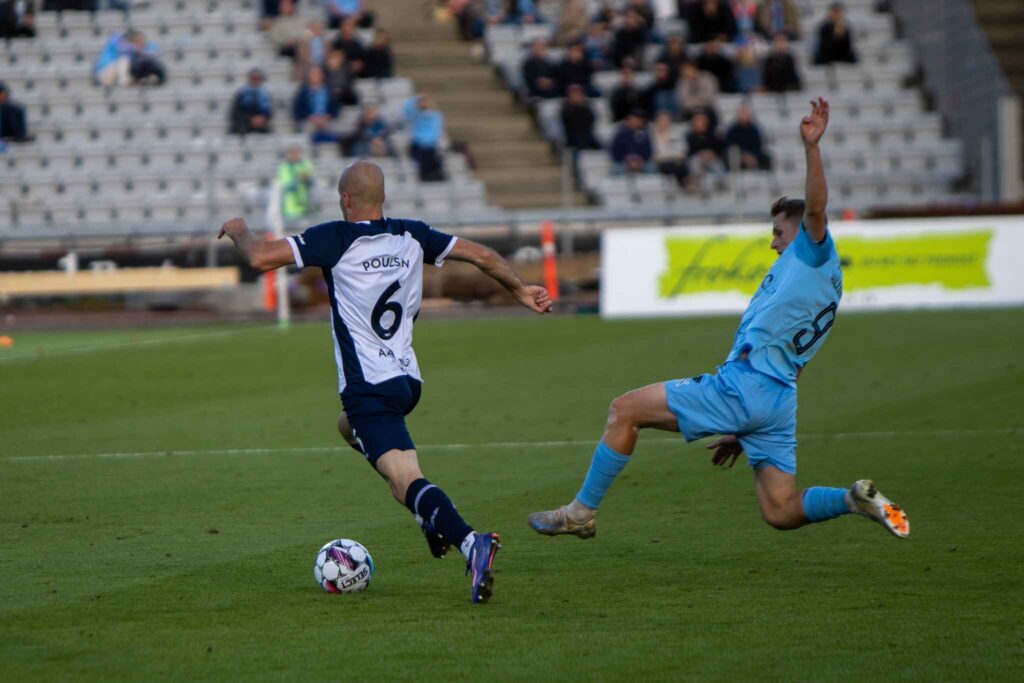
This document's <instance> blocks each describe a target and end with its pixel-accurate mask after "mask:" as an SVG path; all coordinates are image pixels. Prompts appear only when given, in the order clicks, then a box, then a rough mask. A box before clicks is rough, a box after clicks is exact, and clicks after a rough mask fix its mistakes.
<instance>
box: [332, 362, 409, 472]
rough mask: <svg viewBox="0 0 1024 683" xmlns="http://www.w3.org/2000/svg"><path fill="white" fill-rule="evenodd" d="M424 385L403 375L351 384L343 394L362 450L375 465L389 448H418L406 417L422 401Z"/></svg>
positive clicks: (343, 400) (349, 418) (345, 405)
mask: <svg viewBox="0 0 1024 683" xmlns="http://www.w3.org/2000/svg"><path fill="white" fill-rule="evenodd" d="M422 388H423V385H422V383H421V382H420V381H419V380H417V379H413V378H412V377H409V376H408V375H402V376H401V377H394V378H392V379H389V380H386V381H384V382H381V383H380V384H356V385H349V386H347V387H345V391H343V392H342V393H341V403H342V405H343V406H344V408H345V415H346V416H347V417H348V423H349V424H350V425H352V434H353V436H354V437H355V439H356V443H357V444H358V445H359V450H361V451H362V452H363V455H365V456H366V459H367V460H368V461H369V462H370V464H371V465H373V466H374V467H376V466H377V459H378V458H380V456H382V455H384V454H385V453H387V452H388V451H391V450H396V449H397V450H400V451H411V450H413V449H415V448H416V446H415V444H413V442H412V437H411V436H409V429H408V428H407V427H406V426H405V416H406V415H408V414H409V413H411V412H412V411H413V409H414V408H415V407H416V404H417V403H419V402H420V393H421V392H422Z"/></svg>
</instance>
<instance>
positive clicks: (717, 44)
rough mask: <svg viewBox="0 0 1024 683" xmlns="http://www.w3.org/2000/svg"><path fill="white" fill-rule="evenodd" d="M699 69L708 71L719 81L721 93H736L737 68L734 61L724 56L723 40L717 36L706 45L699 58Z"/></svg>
mask: <svg viewBox="0 0 1024 683" xmlns="http://www.w3.org/2000/svg"><path fill="white" fill-rule="evenodd" d="M697 68H698V69H700V70H701V71H707V72H708V73H710V74H711V75H712V76H714V77H715V79H716V80H717V81H718V89H719V91H721V92H736V87H735V83H734V78H735V74H734V71H735V66H733V63H732V60H731V59H729V58H728V57H726V56H725V55H724V54H722V39H721V38H720V37H719V36H715V37H714V38H712V39H711V40H709V41H708V42H706V43H705V44H704V49H703V50H702V51H701V54H700V56H699V57H697Z"/></svg>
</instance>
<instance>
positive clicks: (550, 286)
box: [540, 221, 559, 301]
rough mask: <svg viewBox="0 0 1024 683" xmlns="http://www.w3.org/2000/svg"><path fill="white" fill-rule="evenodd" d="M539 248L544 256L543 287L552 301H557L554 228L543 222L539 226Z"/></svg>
mask: <svg viewBox="0 0 1024 683" xmlns="http://www.w3.org/2000/svg"><path fill="white" fill-rule="evenodd" d="M540 248H541V251H542V252H543V254H544V287H545V289H547V290H548V296H550V297H551V300H552V301H557V300H558V296H559V294H558V264H557V262H556V261H555V226H554V224H553V223H552V222H551V221H545V222H544V223H543V224H542V225H541V226H540Z"/></svg>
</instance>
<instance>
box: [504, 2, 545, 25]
mask: <svg viewBox="0 0 1024 683" xmlns="http://www.w3.org/2000/svg"><path fill="white" fill-rule="evenodd" d="M503 22H504V23H506V24H543V23H544V16H543V15H542V14H541V13H540V10H539V9H537V3H536V1H535V0H507V2H506V9H505V15H504V18H503Z"/></svg>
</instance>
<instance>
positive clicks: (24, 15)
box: [0, 0, 36, 39]
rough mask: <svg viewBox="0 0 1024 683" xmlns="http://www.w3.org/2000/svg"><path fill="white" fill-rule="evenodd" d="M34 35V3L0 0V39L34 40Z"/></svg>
mask: <svg viewBox="0 0 1024 683" xmlns="http://www.w3.org/2000/svg"><path fill="white" fill-rule="evenodd" d="M35 35H36V3H35V1H34V0H0V38H6V39H11V38H34V37H35Z"/></svg>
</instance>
